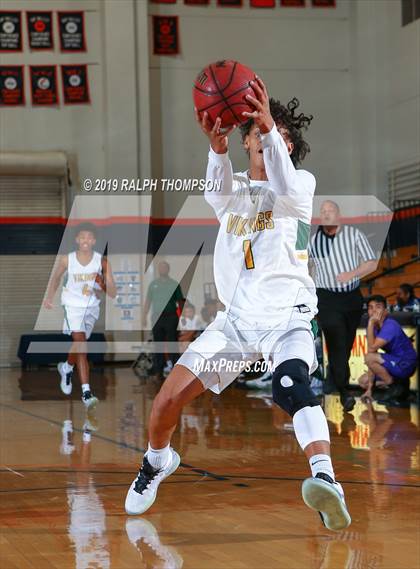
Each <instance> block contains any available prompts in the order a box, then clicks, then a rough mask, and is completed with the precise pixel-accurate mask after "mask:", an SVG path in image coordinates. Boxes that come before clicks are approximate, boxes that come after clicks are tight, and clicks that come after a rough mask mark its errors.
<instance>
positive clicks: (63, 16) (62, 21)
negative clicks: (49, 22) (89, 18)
mask: <svg viewBox="0 0 420 569" xmlns="http://www.w3.org/2000/svg"><path fill="white" fill-rule="evenodd" d="M57 16H58V30H59V34H60V50H61V51H72V52H74V51H86V39H85V18H84V12H58V13H57Z"/></svg>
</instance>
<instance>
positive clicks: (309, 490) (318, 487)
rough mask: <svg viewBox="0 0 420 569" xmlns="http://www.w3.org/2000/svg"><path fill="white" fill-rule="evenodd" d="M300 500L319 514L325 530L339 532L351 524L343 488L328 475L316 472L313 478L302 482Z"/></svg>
mask: <svg viewBox="0 0 420 569" xmlns="http://www.w3.org/2000/svg"><path fill="white" fill-rule="evenodd" d="M302 498H303V501H304V502H305V504H306V505H307V506H309V507H310V508H312V509H313V510H315V511H317V512H318V513H319V515H320V516H321V520H322V523H323V524H324V526H325V527H326V528H327V529H329V530H332V531H339V530H342V529H345V528H347V527H348V526H349V525H350V524H351V517H350V514H349V513H348V511H347V506H346V502H345V500H344V491H343V488H342V487H341V484H339V483H338V482H335V481H334V480H333V479H332V478H331V476H329V475H328V474H325V473H324V472H318V474H317V475H316V476H315V478H307V479H306V480H304V481H303V485H302Z"/></svg>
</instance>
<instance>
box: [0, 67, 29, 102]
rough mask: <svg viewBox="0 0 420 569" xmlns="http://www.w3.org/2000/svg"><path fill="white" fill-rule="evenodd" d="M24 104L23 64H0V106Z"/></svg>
mask: <svg viewBox="0 0 420 569" xmlns="http://www.w3.org/2000/svg"><path fill="white" fill-rule="evenodd" d="M24 104H25V89H24V82H23V65H1V66H0V106H3V107H15V106H18V105H24Z"/></svg>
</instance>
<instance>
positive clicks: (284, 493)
mask: <svg viewBox="0 0 420 569" xmlns="http://www.w3.org/2000/svg"><path fill="white" fill-rule="evenodd" d="M91 385H93V387H94V390H95V393H97V394H98V396H99V398H100V399H101V402H100V404H99V406H98V408H97V411H96V413H95V416H90V417H88V418H87V417H86V415H85V411H84V408H83V405H82V402H81V401H80V399H79V390H80V387H79V386H78V385H77V380H76V385H75V387H74V389H73V391H74V394H73V400H69V399H66V398H65V396H62V395H61V393H60V390H59V386H58V376H57V374H56V373H55V372H54V371H53V370H44V371H27V372H21V371H20V370H7V371H6V370H1V382H0V396H1V397H0V401H1V404H0V431H1V437H2V444H1V455H0V466H1V472H0V474H1V508H0V512H1V519H0V567H1V569H12V568H14V569H26V568H36V569H50V568H57V569H58V568H59V569H67V568H77V569H93V568H96V569H98V568H99V569H106V568H112V569H124V568H127V569H128V568H130V569H132V568H136V569H138V568H156V569H157V568H165V569H174V568H180V567H183V568H185V569H187V568H188V569H207V568H208V569H222V568H223V569H242V568H252V569H260V568H261V569H271V568H272V569H417V568H418V567H420V548H419V541H420V540H419V537H420V536H419V527H420V524H419V521H420V507H419V506H420V501H419V495H420V493H419V486H420V483H419V478H418V471H419V462H420V454H419V453H420V443H419V437H418V409H417V407H415V406H412V407H411V408H407V409H401V408H399V409H395V408H388V409H387V408H385V407H382V406H377V405H376V406H375V407H374V408H368V407H366V406H365V405H363V404H362V403H361V402H358V403H357V407H356V408H355V410H354V412H353V413H352V414H346V415H343V413H342V412H341V407H340V405H339V403H338V400H337V397H336V396H328V397H327V398H326V401H325V408H326V413H327V416H328V419H329V424H330V431H331V436H332V443H333V457H334V462H335V468H336V474H337V478H338V480H340V481H341V482H342V483H343V486H344V489H345V491H346V496H347V501H348V505H349V509H350V513H351V515H352V517H353V523H352V525H351V526H350V528H349V529H348V530H347V531H344V532H342V533H337V534H335V533H331V532H328V531H327V530H326V529H325V528H324V527H323V526H322V525H321V523H320V520H319V518H318V517H317V515H316V514H315V513H314V512H312V511H311V510H309V509H307V508H306V506H305V505H304V504H303V502H302V499H301V496H300V486H301V481H302V479H303V478H305V477H306V476H308V468H307V463H306V460H305V459H304V457H303V454H302V453H301V452H300V449H299V447H298V445H297V443H296V441H295V438H294V435H293V431H292V428H291V423H290V420H289V418H288V417H287V416H286V415H285V414H284V413H283V412H282V411H281V410H279V409H277V408H274V407H273V406H272V402H271V400H270V398H269V397H267V396H266V395H264V393H261V392H250V391H243V390H240V389H237V388H234V387H232V388H229V389H227V390H226V392H224V393H223V394H222V396H220V397H216V396H212V395H210V394H206V395H205V396H204V397H202V398H201V399H199V400H197V401H196V402H194V404H192V405H191V406H189V407H188V408H187V409H185V412H184V414H183V416H182V421H181V424H180V428H179V429H178V431H177V433H176V436H175V438H174V441H173V443H174V447H175V448H176V449H177V450H178V451H179V452H180V454H181V457H182V461H183V462H182V466H181V467H180V468H179V470H178V471H177V472H176V473H175V474H174V475H173V476H171V477H170V478H169V479H168V480H167V481H166V482H164V483H163V485H162V486H161V487H160V491H159V494H158V499H157V501H156V502H155V504H154V506H153V507H152V508H151V509H150V510H149V512H147V514H146V515H144V516H142V517H130V518H129V517H128V516H126V515H125V512H124V498H125V494H126V491H127V487H128V485H129V484H130V483H131V481H132V479H133V477H134V475H135V474H136V471H137V468H138V463H139V460H140V457H141V456H142V454H141V451H142V449H144V447H145V445H146V442H147V433H146V419H147V416H148V413H149V410H150V406H151V403H152V400H153V397H154V395H155V393H156V391H157V389H158V383H157V382H156V381H154V380H149V381H147V382H145V381H144V380H141V379H139V378H137V377H136V375H135V374H134V373H133V372H132V370H131V369H128V368H120V369H106V370H105V371H101V370H95V371H93V373H92V380H91ZM87 419H89V421H90V424H87V423H86V420H87ZM84 426H85V427H89V428H90V430H91V431H92V429H95V428H96V429H97V430H96V431H93V432H92V435H91V440H90V442H89V440H87V439H88V437H87V436H86V434H85V437H84V438H85V442H83V430H84Z"/></svg>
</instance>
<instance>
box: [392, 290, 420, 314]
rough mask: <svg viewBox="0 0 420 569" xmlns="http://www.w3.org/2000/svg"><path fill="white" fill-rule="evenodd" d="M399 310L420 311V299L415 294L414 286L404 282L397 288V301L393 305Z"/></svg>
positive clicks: (394, 308) (395, 309)
mask: <svg viewBox="0 0 420 569" xmlns="http://www.w3.org/2000/svg"><path fill="white" fill-rule="evenodd" d="M393 310H394V311H397V312H420V300H419V299H418V298H416V295H415V294H414V287H413V286H412V285H411V284H408V283H404V284H402V285H400V286H399V288H398V290H397V302H396V303H395V304H394V306H393Z"/></svg>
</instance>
